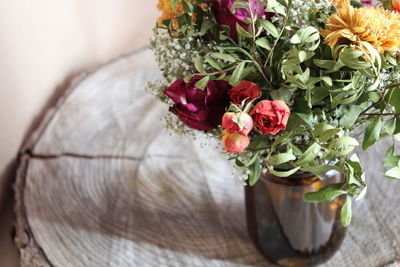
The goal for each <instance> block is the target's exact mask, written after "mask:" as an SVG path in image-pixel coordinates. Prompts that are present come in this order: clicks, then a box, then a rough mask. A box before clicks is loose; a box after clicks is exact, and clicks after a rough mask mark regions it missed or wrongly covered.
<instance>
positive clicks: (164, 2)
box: [157, 0, 183, 26]
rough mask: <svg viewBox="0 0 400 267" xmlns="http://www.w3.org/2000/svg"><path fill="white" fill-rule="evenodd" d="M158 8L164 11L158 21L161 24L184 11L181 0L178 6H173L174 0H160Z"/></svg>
mask: <svg viewBox="0 0 400 267" xmlns="http://www.w3.org/2000/svg"><path fill="white" fill-rule="evenodd" d="M157 8H158V9H159V10H161V12H162V13H161V16H160V17H159V18H158V23H159V24H160V25H164V24H163V21H164V20H166V19H174V18H175V17H176V16H177V15H178V14H179V13H182V12H183V7H182V3H181V1H179V2H178V4H177V5H176V7H175V8H174V7H173V6H172V0H159V1H158V4H157ZM164 26H165V25H164Z"/></svg>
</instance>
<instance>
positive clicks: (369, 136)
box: [362, 117, 382, 151]
mask: <svg viewBox="0 0 400 267" xmlns="http://www.w3.org/2000/svg"><path fill="white" fill-rule="evenodd" d="M381 128H382V118H381V117H377V118H376V119H375V120H374V121H373V122H372V123H371V124H370V125H368V127H367V129H366V130H365V136H364V141H363V144H362V148H363V150H364V151H365V150H367V149H368V148H370V147H371V146H372V145H373V144H375V143H376V141H378V140H379V136H380V133H381Z"/></svg>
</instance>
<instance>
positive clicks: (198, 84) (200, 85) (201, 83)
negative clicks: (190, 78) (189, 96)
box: [195, 76, 210, 91]
mask: <svg viewBox="0 0 400 267" xmlns="http://www.w3.org/2000/svg"><path fill="white" fill-rule="evenodd" d="M209 80H210V77H209V76H204V77H203V78H202V79H201V80H199V81H197V82H196V84H195V86H196V87H197V88H199V89H200V90H202V91H203V90H204V89H205V88H206V86H207V84H208V81H209Z"/></svg>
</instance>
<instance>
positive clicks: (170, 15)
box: [157, 0, 206, 29]
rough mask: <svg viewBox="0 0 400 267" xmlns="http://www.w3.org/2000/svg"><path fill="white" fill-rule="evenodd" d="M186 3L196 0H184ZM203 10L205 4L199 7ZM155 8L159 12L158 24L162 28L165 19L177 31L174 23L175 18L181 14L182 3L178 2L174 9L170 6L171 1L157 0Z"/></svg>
mask: <svg viewBox="0 0 400 267" xmlns="http://www.w3.org/2000/svg"><path fill="white" fill-rule="evenodd" d="M186 2H196V0H186ZM200 6H201V7H202V8H203V9H206V5H205V4H201V5H200ZM157 8H158V9H159V10H161V12H162V13H161V16H160V17H159V18H158V24H159V25H162V26H166V25H164V23H163V21H164V20H167V19H171V20H173V28H174V29H177V28H178V23H177V21H176V17H177V16H178V15H179V14H182V13H183V11H184V10H183V6H182V2H181V1H178V3H177V4H176V6H175V8H174V7H173V6H172V0H159V1H158V4H157Z"/></svg>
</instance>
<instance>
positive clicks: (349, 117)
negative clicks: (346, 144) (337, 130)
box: [339, 102, 371, 127]
mask: <svg viewBox="0 0 400 267" xmlns="http://www.w3.org/2000/svg"><path fill="white" fill-rule="evenodd" d="M370 105H371V104H370V103H368V102H366V103H363V104H361V105H351V106H350V108H349V109H347V112H345V113H344V114H343V116H342V118H341V119H340V120H339V124H340V125H341V126H344V127H351V126H353V125H354V123H355V122H356V121H357V119H358V117H359V116H360V114H361V112H363V111H364V110H366V109H367V108H368V107H369V106H370Z"/></svg>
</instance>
